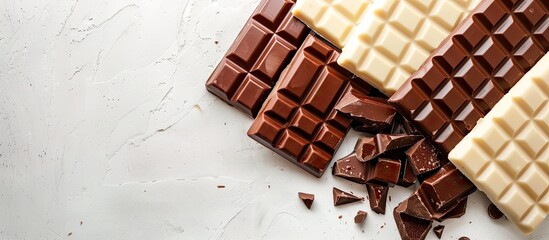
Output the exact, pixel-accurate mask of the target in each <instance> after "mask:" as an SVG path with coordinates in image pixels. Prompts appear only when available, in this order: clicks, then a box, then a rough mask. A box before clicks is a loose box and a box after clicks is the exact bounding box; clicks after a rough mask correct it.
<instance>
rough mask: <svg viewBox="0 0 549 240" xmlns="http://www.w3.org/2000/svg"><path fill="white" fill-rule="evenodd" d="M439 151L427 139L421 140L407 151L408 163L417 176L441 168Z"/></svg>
mask: <svg viewBox="0 0 549 240" xmlns="http://www.w3.org/2000/svg"><path fill="white" fill-rule="evenodd" d="M438 155H439V154H438V151H437V149H436V148H435V147H434V146H433V145H432V144H431V143H429V142H427V141H426V140H425V139H421V140H419V141H418V142H416V143H415V144H414V145H413V146H411V147H410V148H409V149H408V150H407V151H406V156H407V158H408V162H409V163H410V166H411V167H412V170H413V171H414V174H415V175H420V174H423V173H426V172H430V171H433V170H436V169H438V168H440V160H439V159H438Z"/></svg>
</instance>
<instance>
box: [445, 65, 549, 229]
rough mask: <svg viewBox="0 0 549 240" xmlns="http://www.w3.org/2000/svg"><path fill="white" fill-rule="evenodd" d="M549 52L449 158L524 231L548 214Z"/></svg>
mask: <svg viewBox="0 0 549 240" xmlns="http://www.w3.org/2000/svg"><path fill="white" fill-rule="evenodd" d="M547 66H549V55H545V56H544V57H543V58H542V59H541V60H540V61H539V62H538V63H537V64H536V65H535V66H534V67H533V68H532V69H531V70H530V71H528V73H526V75H524V76H523V77H522V79H521V80H520V81H519V82H518V83H517V84H516V85H515V86H514V87H513V88H511V90H510V91H509V93H507V94H506V95H505V96H504V97H503V98H502V99H501V100H500V101H499V102H498V103H497V104H496V105H495V106H494V108H493V109H492V110H491V111H490V112H489V113H488V114H487V115H486V117H484V118H483V119H482V121H479V122H478V123H477V125H476V126H475V127H474V128H473V130H472V131H471V132H470V133H469V134H468V135H467V136H465V138H464V139H463V140H461V142H460V143H459V144H458V145H457V146H456V147H455V148H454V149H453V150H452V151H451V152H450V154H449V156H448V158H449V159H450V161H452V162H453V163H454V164H455V165H456V167H457V168H459V169H460V170H461V172H463V174H465V176H467V177H468V178H469V179H470V180H471V181H472V182H473V183H475V185H476V186H477V187H478V189H479V190H481V191H483V192H484V193H486V195H487V196H488V197H489V198H490V199H491V200H492V202H493V203H494V204H495V205H496V206H497V207H498V208H499V209H500V210H501V211H502V212H503V213H505V215H506V216H507V218H509V220H511V221H512V222H513V223H514V224H515V225H516V226H517V227H518V228H519V229H520V230H521V231H522V232H524V233H525V234H529V233H531V232H533V231H534V230H535V229H536V228H537V226H538V225H539V224H540V223H541V222H542V221H543V220H544V219H545V217H546V216H547V214H548V213H549V149H548V146H549V127H548V125H547V124H548V121H549V119H548V116H549V114H548V113H549V104H548V100H549V68H548V67H547Z"/></svg>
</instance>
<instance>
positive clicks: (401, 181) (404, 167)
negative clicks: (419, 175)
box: [397, 159, 416, 187]
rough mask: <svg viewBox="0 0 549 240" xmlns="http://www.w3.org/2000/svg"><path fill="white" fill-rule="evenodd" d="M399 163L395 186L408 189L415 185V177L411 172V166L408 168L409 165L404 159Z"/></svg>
mask: <svg viewBox="0 0 549 240" xmlns="http://www.w3.org/2000/svg"><path fill="white" fill-rule="evenodd" d="M400 163H401V167H400V174H399V176H398V182H397V185H399V186H402V187H409V186H412V185H414V183H416V175H415V174H414V171H413V170H412V166H410V163H409V162H408V160H406V159H404V160H401V161H400Z"/></svg>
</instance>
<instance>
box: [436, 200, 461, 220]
mask: <svg viewBox="0 0 549 240" xmlns="http://www.w3.org/2000/svg"><path fill="white" fill-rule="evenodd" d="M466 211H467V197H466V198H464V199H463V200H461V201H459V203H458V204H457V206H455V207H454V208H453V209H452V210H450V211H449V212H448V213H446V214H444V216H442V217H441V218H440V219H435V220H437V221H439V222H443V221H445V220H447V219H450V218H460V217H461V216H463V215H465V212H466Z"/></svg>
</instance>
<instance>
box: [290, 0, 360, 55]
mask: <svg viewBox="0 0 549 240" xmlns="http://www.w3.org/2000/svg"><path fill="white" fill-rule="evenodd" d="M370 3H371V0H299V1H298V2H297V3H296V5H295V7H294V9H293V10H292V13H293V14H294V16H295V17H297V18H299V19H300V20H301V21H303V22H304V23H305V24H307V26H309V27H310V28H311V29H313V30H314V31H315V32H317V33H318V34H320V35H321V36H323V37H324V38H325V39H326V40H328V41H329V42H331V43H333V44H334V45H335V46H336V47H338V48H340V49H341V48H343V47H344V46H345V43H346V42H347V39H349V38H350V37H351V36H352V35H353V32H354V31H353V30H354V29H355V27H356V25H357V24H359V23H360V21H361V20H362V18H363V16H364V13H365V12H366V8H367V7H368V5H370Z"/></svg>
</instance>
